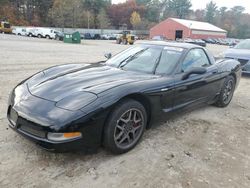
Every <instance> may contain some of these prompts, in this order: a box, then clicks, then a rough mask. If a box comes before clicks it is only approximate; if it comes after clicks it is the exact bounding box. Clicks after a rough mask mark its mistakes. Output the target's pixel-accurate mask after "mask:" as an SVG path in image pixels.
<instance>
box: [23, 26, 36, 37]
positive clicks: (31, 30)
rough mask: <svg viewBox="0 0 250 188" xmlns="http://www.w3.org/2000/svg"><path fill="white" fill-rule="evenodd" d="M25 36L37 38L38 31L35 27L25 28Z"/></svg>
mask: <svg viewBox="0 0 250 188" xmlns="http://www.w3.org/2000/svg"><path fill="white" fill-rule="evenodd" d="M26 35H27V36H29V37H37V35H38V29H37V28H35V27H27V28H26Z"/></svg>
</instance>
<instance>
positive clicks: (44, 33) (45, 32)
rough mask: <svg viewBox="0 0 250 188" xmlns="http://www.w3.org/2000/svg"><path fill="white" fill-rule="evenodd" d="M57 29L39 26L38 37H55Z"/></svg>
mask: <svg viewBox="0 0 250 188" xmlns="http://www.w3.org/2000/svg"><path fill="white" fill-rule="evenodd" d="M56 32H57V31H56V30H53V29H49V28H37V37H38V38H47V39H55V36H56Z"/></svg>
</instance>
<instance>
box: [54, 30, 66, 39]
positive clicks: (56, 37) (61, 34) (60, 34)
mask: <svg viewBox="0 0 250 188" xmlns="http://www.w3.org/2000/svg"><path fill="white" fill-rule="evenodd" d="M55 33H56V35H55V40H60V41H63V38H64V33H63V32H61V31H55Z"/></svg>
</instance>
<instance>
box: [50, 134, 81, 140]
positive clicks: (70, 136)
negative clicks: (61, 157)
mask: <svg viewBox="0 0 250 188" xmlns="http://www.w3.org/2000/svg"><path fill="white" fill-rule="evenodd" d="M81 137H82V133H80V132H70V133H50V132H49V133H48V134H47V138H48V140H51V141H56V142H59V141H67V140H72V139H77V138H81Z"/></svg>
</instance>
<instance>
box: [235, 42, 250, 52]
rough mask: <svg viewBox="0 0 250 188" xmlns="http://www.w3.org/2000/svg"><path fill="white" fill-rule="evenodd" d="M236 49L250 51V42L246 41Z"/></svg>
mask: <svg viewBox="0 0 250 188" xmlns="http://www.w3.org/2000/svg"><path fill="white" fill-rule="evenodd" d="M234 48H236V49H248V50H250V40H244V41H242V42H240V43H239V44H237V45H236V46H235V47H234Z"/></svg>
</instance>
